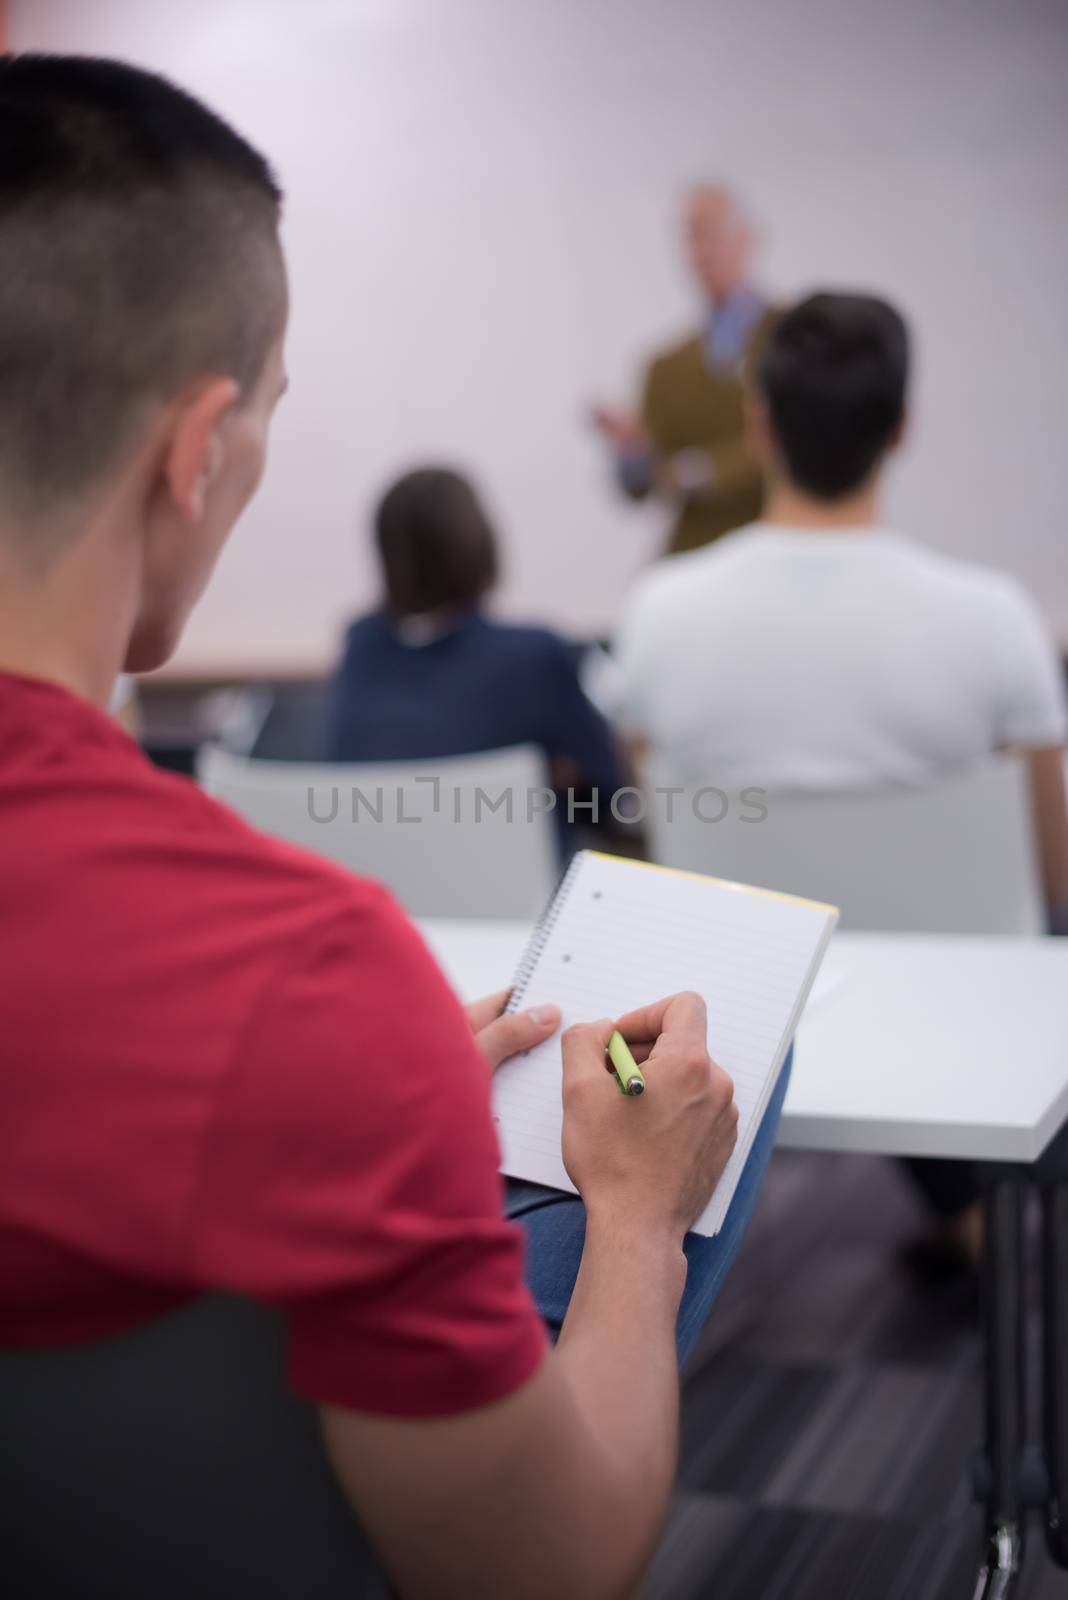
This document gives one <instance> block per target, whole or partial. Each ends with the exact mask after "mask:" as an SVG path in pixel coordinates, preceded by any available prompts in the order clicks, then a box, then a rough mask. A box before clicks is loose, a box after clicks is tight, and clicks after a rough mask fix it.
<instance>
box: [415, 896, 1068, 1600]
mask: <svg viewBox="0 0 1068 1600" xmlns="http://www.w3.org/2000/svg"><path fill="white" fill-rule="evenodd" d="M423 932H424V934H425V935H426V937H427V939H428V940H429V942H430V944H431V946H432V948H433V949H434V951H435V953H436V954H437V956H438V959H439V960H440V961H441V963H442V965H443V966H444V968H445V970H446V971H447V972H448V973H449V975H450V976H451V978H452V980H453V982H454V984H455V985H456V987H457V989H458V990H459V991H460V993H461V994H462V995H463V996H464V998H465V999H468V1000H472V999H475V998H477V997H478V996H479V995H484V994H491V993H492V992H493V991H494V990H496V989H500V988H502V987H503V986H504V985H505V984H506V983H507V982H508V981H509V979H510V977H511V975H512V973H513V972H514V971H515V968H516V964H517V961H518V959H519V955H520V952H521V951H522V948H523V945H524V942H525V940H526V936H527V932H528V929H527V927H526V925H525V924H517V923H513V922H496V923H494V922H425V923H424V924H423ZM821 976H822V980H823V981H822V983H821V984H820V986H819V988H817V989H814V990H813V994H812V997H811V998H810V1000H809V1005H808V1008H807V1010H806V1012H805V1015H804V1017H803V1018H802V1021H801V1026H800V1028H799V1030H798V1036H797V1052H796V1056H795V1060H794V1068H793V1073H792V1076H791V1079H790V1088H789V1092H788V1094H787V1097H786V1104H785V1107H784V1110H783V1116H782V1122H781V1125H780V1134H779V1141H780V1143H782V1144H788V1145H795V1146H800V1147H803V1148H806V1149H813V1150H860V1151H871V1152H873V1153H879V1154H883V1155H918V1156H948V1157H954V1156H955V1157H962V1158H971V1159H973V1160H977V1161H986V1162H997V1163H1002V1164H1003V1165H1002V1166H1001V1168H999V1169H997V1170H998V1171H999V1172H1000V1174H1001V1175H1000V1176H998V1177H997V1178H996V1179H994V1180H993V1181H991V1182H990V1184H989V1187H988V1189H987V1199H986V1211H987V1245H986V1262H985V1268H984V1274H985V1293H984V1319H983V1325H984V1349H985V1366H986V1406H985V1453H984V1457H983V1461H984V1472H985V1475H984V1476H983V1477H982V1479H981V1480H977V1494H978V1497H979V1498H980V1499H981V1500H982V1502H983V1505H984V1508H985V1544H984V1548H983V1553H982V1555H981V1558H980V1569H979V1573H978V1576H977V1579H976V1588H975V1590H974V1600H1009V1597H1010V1596H1011V1595H1013V1594H1014V1593H1015V1592H1016V1580H1017V1577H1018V1574H1019V1572H1020V1569H1021V1565H1022V1561H1023V1529H1024V1525H1025V1520H1026V1516H1027V1512H1028V1510H1032V1509H1035V1508H1036V1507H1037V1506H1038V1505H1041V1506H1042V1507H1043V1509H1044V1510H1045V1511H1046V1512H1047V1515H1048V1518H1049V1521H1048V1528H1047V1540H1048V1543H1049V1547H1050V1551H1051V1553H1052V1554H1053V1556H1054V1559H1055V1560H1056V1561H1058V1562H1059V1563H1060V1565H1061V1566H1064V1567H1068V1519H1065V1518H1064V1516H1063V1515H1062V1514H1060V1513H1059V1512H1058V1509H1057V1508H1058V1506H1068V1373H1066V1366H1068V1338H1066V1337H1064V1332H1065V1331H1068V1180H1066V1179H1065V1177H1064V1176H1063V1174H1060V1168H1059V1167H1058V1174H1059V1176H1058V1177H1057V1178H1056V1181H1052V1180H1051V1181H1049V1182H1048V1183H1047V1184H1046V1187H1045V1189H1044V1222H1043V1228H1044V1234H1043V1250H1044V1259H1045V1263H1046V1265H1045V1271H1044V1274H1043V1296H1044V1304H1043V1316H1044V1324H1045V1329H1046V1337H1045V1351H1046V1354H1045V1373H1044V1407H1045V1416H1046V1435H1045V1440H1044V1452H1043V1454H1042V1456H1041V1457H1040V1458H1039V1470H1038V1475H1037V1476H1036V1474H1035V1470H1034V1461H1035V1458H1034V1457H1033V1456H1032V1457H1031V1458H1030V1459H1029V1458H1028V1456H1027V1451H1026V1446H1027V1424H1026V1418H1027V1415H1028V1394H1027V1389H1028V1386H1029V1384H1030V1383H1031V1382H1033V1381H1035V1374H1034V1373H1033V1372H1032V1371H1031V1367H1032V1364H1033V1359H1032V1357H1031V1355H1030V1353H1029V1344H1028V1340H1027V1329H1026V1325H1025V1316H1024V1305H1025V1296H1024V1287H1023V1286H1024V1282H1025V1272H1026V1262H1025V1252H1024V1249H1023V1225H1022V1219H1023V1205H1024V1196H1025V1193H1026V1190H1027V1188H1028V1187H1029V1185H1030V1183H1031V1180H1032V1177H1033V1174H1031V1173H1028V1172H1027V1170H1026V1169H1027V1167H1028V1166H1030V1164H1031V1163H1033V1162H1035V1161H1036V1160H1037V1159H1038V1157H1039V1156H1041V1155H1042V1153H1043V1151H1044V1150H1045V1149H1046V1147H1047V1145H1049V1144H1050V1142H1051V1140H1053V1138H1054V1136H1055V1135H1056V1134H1057V1132H1058V1131H1059V1129H1060V1128H1061V1126H1062V1124H1065V1123H1066V1122H1068V939H1058V940H1041V939H1035V940H1030V939H1026V940H1025V939H985V938H934V937H929V936H911V935H902V934H896V935H891V934H860V933H837V934H835V936H834V939H833V940H832V943H831V948H830V951H829V953H828V956H827V959H826V961H825V963H824V968H823V973H822V975H821ZM821 990H822V993H821ZM651 998H653V997H652V996H648V995H636V996H635V1004H639V1003H640V1002H641V1001H642V1000H646V999H651ZM1061 1142H1063V1141H1061ZM1060 1158H1061V1149H1060V1144H1058V1148H1057V1151H1056V1159H1057V1161H1058V1162H1059V1161H1060ZM992 1170H994V1169H992ZM1025 1462H1026V1463H1027V1464H1028V1465H1029V1466H1030V1469H1031V1470H1030V1475H1029V1478H1028V1474H1027V1473H1026V1472H1023V1473H1022V1472H1021V1463H1025ZM1025 1481H1029V1483H1030V1486H1031V1487H1030V1488H1029V1489H1028V1490H1027V1491H1026V1492H1025V1490H1024V1489H1023V1487H1022V1486H1023V1485H1024V1483H1025ZM1036 1484H1037V1485H1038V1488H1037V1489H1036V1488H1035V1487H1034V1486H1035V1485H1036Z"/></svg>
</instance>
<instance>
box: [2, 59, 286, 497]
mask: <svg viewBox="0 0 1068 1600" xmlns="http://www.w3.org/2000/svg"><path fill="white" fill-rule="evenodd" d="M280 201H281V191H280V189H279V187H278V184H277V183H276V181H275V178H274V176H273V174H272V172H271V169H270V167H269V166H268V164H267V162H266V161H265V159H264V158H263V156H261V155H260V154H258V152H257V151H256V150H254V149H253V148H252V146H251V145H250V144H248V143H247V142H246V141H245V140H244V139H243V138H242V137H241V136H240V135H239V134H237V133H235V132H234V130H233V129H232V128H231V127H229V126H228V125H227V123H225V122H224V121H223V120H222V119H221V118H220V117H217V116H216V115H215V114H214V112H212V111H209V110H208V109H207V107H206V106H203V105H201V103H200V102H199V101H198V100H195V99H194V98H193V97H192V95H189V94H186V93H185V91H184V90H182V89H179V88H177V87H176V86H175V85H174V84H172V83H169V82H168V81H167V80H166V79H165V78H162V77H158V76H156V75H155V74H154V73H150V72H142V71H141V70H140V69H139V68H136V67H130V66H126V65H125V64H123V63H122V62H118V61H104V60H97V59H93V58H89V57H80V56H47V55H23V56H4V57H0V259H2V260H3V272H2V274H0V496H2V497H3V500H4V502H5V503H6V504H7V505H8V506H10V507H11V508H13V509H14V510H15V511H16V512H17V513H18V514H21V515H31V516H32V515H33V514H35V513H39V512H43V511H47V510H50V509H51V508H52V507H53V506H54V505H55V504H56V503H57V502H60V501H61V500H63V499H66V498H69V497H70V496H72V495H74V494H77V493H78V492H80V491H82V490H83V489H85V488H86V487H87V486H88V485H89V483H90V482H91V481H93V480H95V479H96V478H98V477H101V476H103V474H104V473H105V472H106V470H107V469H108V467H109V466H111V465H112V464H113V463H114V462H115V461H116V459H118V458H119V457H120V456H121V452H122V450H123V447H124V445H126V444H127V443H128V442H129V439H130V436H131V434H132V432H133V428H134V426H135V424H136V420H137V418H138V416H139V414H140V413H141V411H142V409H143V407H144V405H145V403H146V402H148V401H150V400H152V399H153V398H155V399H163V400H166V399H168V398H169V397H170V396H171V395H173V394H175V393H177V392H178V391H179V390H180V388H181V387H182V385H183V384H184V383H187V382H189V381H191V380H192V379H195V378H196V377H197V376H198V375H199V374H201V373H218V374H220V375H225V376H227V377H233V378H234V379H235V380H236V381H237V382H238V383H239V384H240V385H241V387H242V389H243V390H247V389H248V388H249V387H251V386H253V385H254V384H255V382H256V380H257V379H258V377H259V374H260V372H261V371H262V367H263V362H264V358H265V356H266V353H267V351H268V349H269V348H270V344H271V341H272V339H273V338H274V337H275V336H276V335H277V333H278V331H279V329H280V327H281V323H282V318H283V314H284V304H285V280H284V272H283V268H282V264H281V256H280V253H279V251H278V246H277V223H278V215H279V206H280Z"/></svg>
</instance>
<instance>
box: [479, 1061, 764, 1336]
mask: <svg viewBox="0 0 1068 1600" xmlns="http://www.w3.org/2000/svg"><path fill="white" fill-rule="evenodd" d="M793 1054H794V1052H793V1046H792V1045H791V1047H790V1049H789V1051H788V1052H787V1056H786V1060H785V1062H784V1063H783V1068H782V1071H781V1072H780V1074H779V1081H778V1083H777V1084H776V1085H775V1092H774V1094H773V1095H772V1097H771V1100H770V1102H769V1104H768V1109H767V1111H766V1112H765V1113H764V1119H763V1121H762V1122H761V1124H760V1127H759V1129H758V1131H757V1136H756V1138H755V1139H754V1141H753V1148H752V1149H751V1150H750V1152H749V1159H748V1160H747V1161H746V1164H745V1166H744V1167H743V1168H742V1175H741V1178H740V1179H739V1180H738V1187H737V1189H736V1190H735V1191H734V1198H733V1200H732V1201H731V1204H730V1209H729V1211H728V1212H727V1215H726V1217H725V1218H724V1221H723V1226H722V1228H721V1229H720V1231H719V1232H718V1233H717V1234H716V1235H715V1237H714V1238H711V1239H705V1238H702V1237H701V1235H700V1234H697V1233H688V1234H687V1235H686V1240H685V1244H684V1249H685V1252H686V1263H687V1267H686V1287H685V1289H684V1290H683V1295H682V1304H681V1305H680V1306H679V1317H678V1322H677V1323H676V1325H675V1341H676V1344H677V1346H678V1352H679V1362H680V1364H681V1363H682V1362H683V1361H685V1359H686V1357H687V1356H688V1355H689V1353H690V1351H691V1349H692V1348H693V1345H694V1341H695V1340H696V1338H697V1335H698V1334H699V1333H700V1331H701V1328H702V1327H703V1325H704V1322H705V1318H706V1317H707V1316H708V1313H709V1312H710V1311H711V1309H712V1302H713V1301H714V1300H715V1298H716V1295H717V1294H718V1293H719V1290H720V1285H721V1284H722V1283H723V1280H724V1278H725V1277H726V1276H727V1272H728V1270H729V1268H730V1265H731V1262H732V1261H733V1260H734V1258H735V1256H736V1255H737V1253H738V1246H739V1245H740V1244H741V1242H742V1235H743V1234H744V1233H745V1230H746V1226H747V1224H748V1222H749V1218H750V1217H751V1216H752V1214H753V1207H754V1206H755V1205H756V1199H757V1195H758V1194H759V1193H760V1185H761V1183H762V1182H763V1179H764V1171H765V1169H766V1167H767V1164H768V1157H769V1156H770V1155H771V1147H772V1145H773V1144H774V1143H775V1134H776V1132H777V1130H778V1126H779V1114H780V1112H781V1111H782V1103H783V1098H784V1096H785V1094H786V1088H787V1084H788V1083H789V1081H790V1068H791V1066H792V1065H793ZM505 1209H506V1211H507V1213H508V1215H509V1216H510V1217H512V1218H513V1219H514V1220H515V1221H516V1222H521V1223H522V1224H523V1226H524V1228H525V1229H526V1231H527V1281H528V1283H529V1284H530V1288H531V1292H532V1293H533V1295H534V1299H535V1301H536V1303H537V1307H538V1310H539V1311H540V1312H541V1315H542V1317H543V1318H544V1320H545V1323H546V1325H547V1327H548V1329H549V1333H550V1335H551V1337H552V1338H553V1339H554V1340H555V1339H556V1336H557V1334H558V1333H559V1332H560V1328H561V1325H562V1323H563V1320H564V1316H565V1315H566V1312H567V1307H568V1303H569V1301H570V1299H571V1291H572V1289H573V1288H574V1287H575V1278H576V1276H577V1274H578V1269H579V1261H580V1260H581V1257H582V1245H583V1241H584V1240H585V1237H586V1211H585V1207H584V1206H583V1204H582V1201H581V1200H579V1199H578V1198H577V1196H575V1195H571V1194H561V1193H560V1191H559V1190H558V1189H546V1188H544V1187H543V1186H542V1185H541V1184H539V1183H520V1182H518V1181H517V1180H515V1179H509V1182H508V1185H507V1194H506V1204H505Z"/></svg>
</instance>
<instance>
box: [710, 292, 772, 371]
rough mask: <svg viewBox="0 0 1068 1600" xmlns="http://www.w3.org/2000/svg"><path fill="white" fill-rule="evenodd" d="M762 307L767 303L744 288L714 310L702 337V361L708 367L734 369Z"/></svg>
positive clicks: (763, 309) (760, 314) (743, 352)
mask: <svg viewBox="0 0 1068 1600" xmlns="http://www.w3.org/2000/svg"><path fill="white" fill-rule="evenodd" d="M766 306H767V301H766V300H764V299H763V297H762V296H761V295H759V294H758V293H757V291H756V290H755V289H749V288H747V287H746V286H745V285H744V284H743V286H742V287H741V288H740V289H735V291H734V293H733V294H729V295H728V296H727V298H726V300H723V301H721V302H720V304H719V305H718V306H716V308H715V310H714V311H713V313H712V317H711V320H710V321H709V324H708V331H707V333H706V334H705V357H706V359H707V361H708V364H709V366H710V367H712V368H714V369H723V368H724V367H726V368H734V367H737V366H738V364H739V362H740V361H741V359H742V357H743V356H744V355H745V350H746V346H747V344H748V343H749V336H750V334H751V333H752V331H753V329H754V328H755V327H756V325H757V323H758V322H759V321H760V318H761V317H762V316H763V315H764V311H765V308H766Z"/></svg>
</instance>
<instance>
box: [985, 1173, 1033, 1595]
mask: <svg viewBox="0 0 1068 1600" xmlns="http://www.w3.org/2000/svg"><path fill="white" fill-rule="evenodd" d="M1024 1193H1025V1186H1024V1180H1023V1177H1022V1175H1020V1174H1017V1173H1014V1172H1008V1173H1006V1174H1004V1175H1003V1176H998V1177H996V1178H995V1179H994V1181H993V1182H992V1183H991V1186H990V1188H989V1190H988V1191H987V1196H986V1254H985V1260H984V1264H983V1340H984V1352H985V1380H986V1408H985V1415H986V1447H985V1448H986V1469H987V1493H986V1495H985V1496H984V1499H985V1517H986V1526H985V1530H984V1542H983V1555H982V1564H981V1566H980V1569H979V1575H978V1578H977V1579H976V1587H975V1591H974V1596H973V1600H1009V1597H1010V1596H1011V1595H1013V1594H1014V1593H1015V1590H1016V1578H1017V1575H1018V1573H1019V1571H1020V1565H1021V1563H1022V1560H1023V1514H1022V1508H1021V1506H1020V1499H1019V1488H1018V1471H1019V1464H1020V1458H1021V1454H1022V1451H1023V1446H1024V1439H1025V1428H1026V1390H1025V1377H1024V1372H1025V1368H1024V1363H1025V1352H1024V1283H1023V1258H1024V1241H1023V1200H1024Z"/></svg>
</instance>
